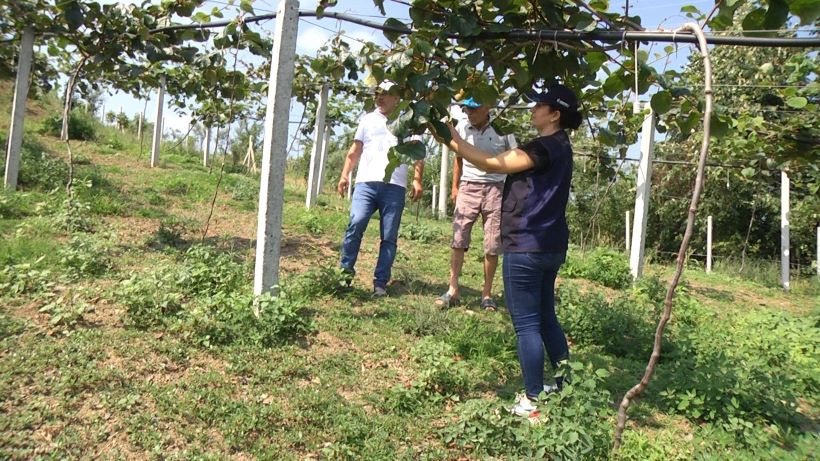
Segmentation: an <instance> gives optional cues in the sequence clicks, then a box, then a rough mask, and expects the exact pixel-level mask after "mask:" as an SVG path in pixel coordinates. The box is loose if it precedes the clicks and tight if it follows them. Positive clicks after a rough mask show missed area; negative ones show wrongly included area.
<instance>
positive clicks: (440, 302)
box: [436, 291, 458, 309]
mask: <svg viewBox="0 0 820 461" xmlns="http://www.w3.org/2000/svg"><path fill="white" fill-rule="evenodd" d="M456 304H458V296H453V295H451V294H450V292H449V291H445V292H444V294H443V295H441V296H439V297H438V298H436V307H440V308H442V309H446V308H448V307H451V306H455V305H456Z"/></svg>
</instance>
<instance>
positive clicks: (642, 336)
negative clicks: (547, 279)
mask: <svg viewBox="0 0 820 461" xmlns="http://www.w3.org/2000/svg"><path fill="white" fill-rule="evenodd" d="M556 305H557V308H558V310H559V314H558V317H559V319H560V321H561V325H562V327H563V328H564V331H565V333H566V334H567V336H569V337H570V338H572V341H573V342H575V343H579V344H587V345H597V346H601V347H602V348H603V349H604V350H605V351H607V352H609V353H611V354H613V355H616V356H619V357H626V356H629V357H636V358H645V357H647V356H648V355H649V353H650V352H651V350H652V343H653V341H654V334H655V312H656V309H655V308H654V305H652V304H644V303H642V302H640V300H639V299H637V298H636V297H634V296H633V295H632V294H631V293H627V294H624V295H621V296H619V297H617V298H615V300H613V302H612V304H610V303H608V302H607V301H606V300H605V299H604V297H603V295H602V294H601V293H599V292H590V293H586V294H582V293H581V292H580V291H579V290H578V288H577V287H575V286H574V285H572V284H570V283H566V282H565V283H563V284H562V285H561V286H560V287H559V288H558V290H557V292H556ZM668 345H669V344H668V342H667V343H666V346H668ZM666 346H665V347H666Z"/></svg>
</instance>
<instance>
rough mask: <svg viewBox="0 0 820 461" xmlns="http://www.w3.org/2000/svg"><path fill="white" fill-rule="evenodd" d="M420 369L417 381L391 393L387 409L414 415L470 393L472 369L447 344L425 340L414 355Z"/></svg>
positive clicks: (420, 342) (400, 386)
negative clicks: (428, 406) (446, 400)
mask: <svg viewBox="0 0 820 461" xmlns="http://www.w3.org/2000/svg"><path fill="white" fill-rule="evenodd" d="M411 356H412V357H413V359H414V362H415V363H416V365H417V371H416V378H415V379H413V381H412V383H410V384H407V385H401V384H400V385H397V386H395V387H394V388H393V389H391V390H390V391H389V392H388V395H387V399H386V402H385V403H386V405H387V406H388V408H391V409H393V410H396V411H401V412H408V413H413V412H417V411H419V410H420V409H421V408H424V407H425V406H426V405H427V404H429V403H432V404H436V403H440V402H442V401H444V400H445V399H449V400H453V401H457V400H458V399H459V395H461V394H462V393H463V392H464V391H466V390H467V387H468V383H469V378H468V376H469V374H470V369H469V367H468V365H467V364H466V363H465V362H464V361H463V360H462V358H461V357H459V356H456V354H455V350H454V349H453V347H452V346H450V345H449V344H447V343H444V342H441V341H438V340H436V339H433V338H423V339H422V340H421V341H419V343H418V344H417V345H416V346H415V347H414V348H413V350H412V351H411Z"/></svg>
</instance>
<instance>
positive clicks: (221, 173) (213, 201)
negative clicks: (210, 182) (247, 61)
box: [202, 49, 239, 243]
mask: <svg viewBox="0 0 820 461" xmlns="http://www.w3.org/2000/svg"><path fill="white" fill-rule="evenodd" d="M238 54H239V50H238V49H235V50H234V53H233V73H232V74H231V75H233V91H231V102H230V104H229V105H228V107H229V110H228V136H227V137H226V138H225V149H224V150H223V151H222V165H221V166H220V167H219V178H217V180H216V187H214V196H213V198H212V199H211V207H210V209H209V210H208V218H207V219H206V220H205V229H204V230H203V231H202V243H205V237H207V236H208V228H209V227H210V225H211V217H212V216H213V214H214V206H215V205H216V197H217V195H218V194H219V185H220V184H221V183H222V177H223V176H224V175H225V157H226V156H227V155H228V145H230V143H231V120H233V104H234V98H235V95H236V61H237V59H238V58H237V55H238ZM218 131H219V130H217V132H218ZM218 149H219V139H218V136H217V139H216V147H215V148H214V152H216V151H217V150H218ZM212 165H213V163H212Z"/></svg>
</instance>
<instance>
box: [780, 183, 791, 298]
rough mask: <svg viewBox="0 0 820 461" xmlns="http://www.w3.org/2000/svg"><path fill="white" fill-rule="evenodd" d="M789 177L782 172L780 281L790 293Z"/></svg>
mask: <svg viewBox="0 0 820 461" xmlns="http://www.w3.org/2000/svg"><path fill="white" fill-rule="evenodd" d="M790 218H791V208H790V206H789V175H788V174H787V173H786V170H781V171H780V280H781V282H782V283H783V290H785V291H789V269H790V268H789V260H790V259H791V257H790V256H791V253H790V252H789V219H790Z"/></svg>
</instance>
